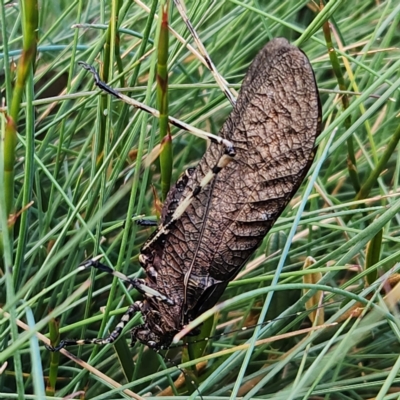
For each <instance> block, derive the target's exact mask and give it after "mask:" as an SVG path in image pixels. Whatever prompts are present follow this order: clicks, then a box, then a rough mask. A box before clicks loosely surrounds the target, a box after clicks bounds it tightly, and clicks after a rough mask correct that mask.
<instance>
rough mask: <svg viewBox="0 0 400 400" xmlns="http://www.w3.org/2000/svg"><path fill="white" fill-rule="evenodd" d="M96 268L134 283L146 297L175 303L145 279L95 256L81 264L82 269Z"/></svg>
mask: <svg viewBox="0 0 400 400" xmlns="http://www.w3.org/2000/svg"><path fill="white" fill-rule="evenodd" d="M90 267H93V268H96V269H98V270H100V271H103V272H106V273H107V274H110V275H112V276H115V277H117V278H118V279H121V280H122V281H125V282H128V283H129V284H130V285H132V286H133V287H134V288H135V289H136V290H137V291H138V292H140V293H142V294H143V295H144V296H146V297H156V298H158V299H159V300H161V301H162V302H163V303H166V304H168V305H170V306H173V305H175V303H174V302H173V301H172V300H171V299H169V298H168V297H167V296H164V295H163V294H162V293H160V292H158V291H157V290H155V289H152V288H151V287H149V286H147V285H146V284H145V283H144V280H143V279H136V278H129V276H126V275H125V274H123V273H121V272H118V271H115V270H113V269H111V268H110V267H108V266H107V265H105V264H102V263H101V262H99V261H98V260H96V259H95V258H93V259H91V260H89V261H87V262H85V263H83V264H81V265H80V267H79V268H80V269H87V268H90Z"/></svg>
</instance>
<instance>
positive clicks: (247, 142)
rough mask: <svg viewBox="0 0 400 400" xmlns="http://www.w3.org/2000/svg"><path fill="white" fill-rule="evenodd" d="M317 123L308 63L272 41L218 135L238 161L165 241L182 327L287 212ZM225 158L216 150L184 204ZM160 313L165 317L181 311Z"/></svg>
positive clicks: (170, 289) (164, 263)
mask: <svg viewBox="0 0 400 400" xmlns="http://www.w3.org/2000/svg"><path fill="white" fill-rule="evenodd" d="M320 119H321V111H320V105H319V97H318V89H317V86H316V83H315V78H314V74H313V71H312V68H311V66H310V63H309V61H308V59H307V57H306V56H305V54H304V53H303V52H302V51H300V50H299V49H298V48H296V47H294V46H292V45H290V44H289V42H288V41H287V40H286V39H282V38H278V39H274V40H272V41H271V42H269V43H268V44H267V45H266V46H265V47H264V48H263V49H262V50H261V52H260V53H259V54H258V55H257V57H256V58H255V60H254V61H253V63H252V64H251V66H250V68H249V71H248V73H247V75H246V77H245V79H244V81H243V86H242V89H241V91H240V94H239V98H238V100H237V104H236V106H235V108H234V109H233V111H232V113H231V114H230V116H229V118H228V119H227V120H226V122H225V123H224V125H223V127H222V129H221V131H220V135H221V136H222V137H225V138H227V139H229V140H231V141H232V142H233V144H234V146H235V149H236V157H235V158H234V160H233V162H231V163H230V164H229V165H228V166H227V167H226V168H225V169H223V170H222V171H221V172H220V173H219V174H218V175H217V176H216V178H215V179H214V180H213V181H212V182H211V183H210V184H209V185H208V186H207V187H206V188H205V189H204V190H203V191H202V192H201V193H200V194H199V195H198V197H197V198H196V199H195V200H194V201H193V202H192V204H191V205H190V206H189V207H188V208H187V210H186V211H185V212H184V213H183V215H182V216H181V218H180V219H179V220H177V221H176V223H175V225H174V226H173V228H172V229H171V230H170V233H169V234H168V235H167V237H166V240H165V242H164V243H163V252H162V260H161V265H160V269H159V271H158V274H159V275H158V278H157V283H158V288H159V290H160V291H162V292H164V293H165V294H166V295H168V294H169V293H171V295H173V296H174V298H176V297H175V296H178V298H180V296H182V297H181V298H183V299H184V300H183V302H184V304H183V315H182V316H181V318H183V320H182V322H183V323H187V322H188V321H189V320H191V319H192V318H194V317H196V316H197V315H198V314H199V313H201V312H203V311H205V310H207V309H208V308H210V307H212V306H213V305H214V304H215V303H216V302H217V301H218V299H219V297H220V296H221V294H222V292H223V290H224V289H225V287H226V285H227V283H228V282H229V281H230V280H232V279H233V278H234V277H235V276H236V275H237V273H238V272H239V271H240V269H241V268H242V266H243V264H244V263H245V262H246V260H247V259H248V258H249V257H250V256H251V254H252V253H253V252H254V251H255V249H256V248H257V247H258V246H259V244H260V243H261V241H262V239H263V238H264V237H265V235H266V234H267V233H268V231H269V229H270V228H271V226H272V225H273V223H274V222H275V220H276V219H277V218H278V216H279V215H280V214H281V212H282V211H283V210H284V208H285V206H286V205H287V203H288V202H289V200H290V199H291V198H292V196H293V195H294V193H295V192H296V190H297V189H298V187H299V185H300V184H301V182H302V180H303V178H304V176H305V175H306V173H307V171H308V169H309V167H310V165H311V162H312V160H313V157H314V153H313V148H314V142H315V139H316V137H317V135H318V134H319V133H320ZM222 152H223V149H222V148H221V147H220V146H218V145H216V144H211V146H210V147H209V149H208V150H207V152H206V153H205V155H204V157H203V158H202V160H201V161H200V164H199V165H198V167H197V168H196V170H195V171H194V173H193V175H192V176H191V178H190V179H189V181H188V183H187V186H186V189H185V191H184V193H183V198H184V197H186V196H187V195H188V194H189V193H190V192H191V191H192V190H193V189H194V188H195V187H196V186H197V185H198V184H199V182H200V181H201V179H202V178H203V176H204V175H205V174H206V173H207V172H208V171H209V170H210V168H212V167H213V166H214V165H215V164H216V162H217V160H218V159H219V158H220V156H221V154H222ZM183 283H185V284H183ZM163 308H165V312H166V313H167V314H169V313H174V312H176V310H173V309H172V308H168V307H163ZM171 318H174V319H176V315H174V316H173V315H171Z"/></svg>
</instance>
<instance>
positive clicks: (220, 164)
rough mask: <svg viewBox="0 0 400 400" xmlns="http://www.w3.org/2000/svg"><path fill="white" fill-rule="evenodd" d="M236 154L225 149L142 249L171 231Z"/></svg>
mask: <svg viewBox="0 0 400 400" xmlns="http://www.w3.org/2000/svg"><path fill="white" fill-rule="evenodd" d="M234 156H235V153H234V152H233V154H229V153H227V150H225V153H224V154H223V155H222V156H221V157H220V158H219V159H218V161H217V164H216V165H215V166H214V167H213V168H211V169H210V170H209V171H208V172H207V174H206V175H205V176H204V177H203V179H202V180H201V181H200V183H199V184H198V185H197V186H196V187H195V188H194V189H193V191H192V192H191V193H190V194H189V195H188V196H187V197H186V198H185V199H184V200H183V201H181V202H180V204H179V206H178V207H177V208H176V209H175V211H174V213H173V214H172V216H171V218H170V220H169V221H168V222H167V223H166V224H164V225H160V226H159V228H158V230H157V231H156V233H155V235H154V236H152V237H151V240H149V241H148V242H146V243H145V244H144V246H143V247H142V251H145V250H146V249H147V248H148V247H150V246H151V245H152V244H153V243H154V242H155V241H156V240H158V239H159V238H160V237H161V236H163V235H166V234H167V233H168V232H169V227H170V226H171V225H173V224H174V222H175V221H177V220H178V219H179V218H180V217H181V215H182V214H183V213H184V212H185V210H186V209H187V208H188V207H189V205H190V204H191V203H192V201H193V199H194V198H195V197H196V196H197V195H198V194H199V193H200V192H201V191H202V190H203V188H204V187H205V186H206V185H208V184H209V183H210V182H211V181H212V180H213V179H214V177H215V176H216V175H217V174H218V173H219V172H220V171H221V170H222V169H223V168H225V167H226V166H227V165H228V164H229V163H230V162H231V161H232V160H233V157H234Z"/></svg>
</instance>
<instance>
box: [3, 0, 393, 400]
mask: <svg viewBox="0 0 400 400" xmlns="http://www.w3.org/2000/svg"><path fill="white" fill-rule="evenodd" d="M182 3H183V2H182ZM0 4H1V6H0V25H1V26H0V28H1V43H0V46H1V47H0V66H1V70H0V73H1V76H0V84H1V88H0V89H1V97H2V104H1V105H0V109H1V113H0V134H1V140H0V210H1V215H0V221H1V225H0V234H1V236H0V246H1V247H0V251H1V261H0V398H1V399H15V398H19V399H30V398H34V399H44V398H63V397H65V396H75V397H76V398H78V397H81V398H88V399H89V398H90V399H120V398H140V397H139V396H143V395H146V398H153V397H155V396H156V395H157V394H159V393H160V392H161V391H163V390H164V392H163V394H164V395H167V396H174V397H177V396H181V397H182V398H188V397H189V396H192V398H193V397H195V396H198V395H199V394H198V391H197V390H195V389H194V388H193V386H192V385H190V384H189V381H190V380H191V379H195V380H196V382H197V386H199V391H200V392H201V394H202V396H203V398H204V399H207V398H212V399H222V398H238V397H243V398H246V399H250V398H257V397H259V398H273V399H285V400H286V399H309V398H310V399H311V398H313V399H370V398H375V399H397V398H399V396H400V393H399V392H400V378H399V369H400V356H399V355H400V344H399V338H400V329H399V328H400V325H399V315H398V310H397V301H398V299H399V289H398V286H397V284H398V281H399V279H398V275H397V273H398V269H399V266H398V261H399V258H400V237H399V232H400V231H399V223H400V217H399V215H400V214H399V211H400V199H399V190H398V183H399V168H400V157H399V152H398V149H397V144H398V140H399V138H400V128H399V118H398V116H399V104H400V100H399V98H400V96H399V87H400V72H399V71H400V51H399V47H398V43H399V40H400V34H399V30H398V26H399V19H400V4H399V3H398V2H396V1H389V0H386V1H370V0H367V1H365V0H362V1H361V0H360V1H351V2H349V1H342V0H331V1H329V2H328V3H327V4H326V5H324V3H323V2H321V3H319V2H308V1H298V0H296V1H290V0H288V1H284V0H281V1H268V2H267V1H262V0H243V1H239V0H229V1H228V0H219V1H211V0H201V1H195V0H192V1H189V0H187V1H185V3H184V4H183V6H184V7H186V12H187V15H188V17H189V19H190V21H191V23H192V25H193V26H194V27H195V30H196V32H197V34H198V36H199V38H200V40H201V43H202V44H203V45H204V47H205V49H206V50H207V52H208V54H209V56H210V58H211V60H212V61H213V63H214V65H215V66H216V68H217V70H218V72H219V74H220V76H222V77H223V78H224V79H225V80H226V82H227V85H228V86H229V88H230V89H231V90H233V92H232V93H235V91H238V90H239V88H240V82H241V80H242V79H243V76H244V73H245V71H246V68H247V66H248V65H249V63H250V62H251V60H252V59H253V58H254V56H255V55H256V53H257V51H258V50H260V49H261V48H262V47H263V45H264V44H265V43H266V42H267V41H268V40H270V39H271V38H273V37H278V36H283V37H286V38H287V39H289V40H290V41H291V42H293V43H295V44H297V45H298V46H300V47H301V49H302V50H303V51H304V52H305V53H306V54H307V56H308V57H309V59H310V61H311V63H312V66H313V68H314V71H315V75H316V79H317V82H318V86H319V88H320V92H321V93H320V95H321V102H322V106H323V130H322V134H321V135H320V137H319V139H318V150H317V154H316V158H315V161H314V164H313V167H312V169H311V170H310V173H309V175H308V178H307V179H306V180H305V181H304V183H303V185H302V186H301V188H300V189H299V191H298V193H297V195H296V196H295V198H294V199H293V200H292V201H291V203H290V204H289V206H288V207H287V208H286V210H285V212H284V214H283V215H282V217H281V218H280V219H279V220H278V222H277V223H276V224H275V226H274V228H273V229H272V230H271V232H270V234H269V235H268V236H267V237H266V239H265V240H264V242H263V245H262V246H261V247H260V248H259V250H258V251H257V254H255V256H254V257H253V258H252V260H250V261H249V263H248V265H247V267H246V268H245V269H244V270H243V271H242V272H241V273H240V275H239V277H238V278H237V279H236V280H235V281H234V282H232V283H231V284H230V285H229V287H228V289H227V290H226V292H225V294H224V296H223V298H222V299H221V301H222V303H220V306H218V309H217V310H215V309H213V310H211V311H210V312H209V313H208V314H207V315H205V316H203V317H202V318H201V320H202V321H205V323H204V324H203V330H204V331H205V333H204V334H205V335H207V336H208V335H217V337H215V338H213V339H212V340H210V341H208V342H199V343H196V344H193V345H191V346H189V347H188V348H187V349H185V350H184V351H183V352H181V348H177V349H171V350H170V351H169V353H168V358H171V359H173V360H174V363H182V362H183V364H181V366H182V368H185V370H186V376H180V375H181V371H180V370H178V369H177V368H176V367H174V366H171V364H168V365H166V363H165V361H164V360H163V359H162V358H161V357H159V356H157V355H156V354H155V353H154V352H152V351H150V350H149V349H147V348H144V346H142V345H140V344H136V345H135V347H134V348H132V349H131V348H129V346H128V344H129V334H127V333H128V330H127V331H126V335H125V336H124V337H123V338H121V340H119V341H118V342H117V343H116V344H115V345H114V346H107V347H102V348H100V347H95V346H84V347H79V348H78V347H70V348H68V349H67V350H68V351H69V352H71V353H72V354H73V355H74V356H76V357H77V358H73V357H71V356H68V354H60V353H50V352H49V351H48V350H46V349H45V348H44V342H43V340H46V339H45V338H44V336H43V335H47V337H50V339H51V340H52V343H53V344H54V343H57V341H58V340H59V339H60V338H85V337H87V338H92V337H99V336H100V337H101V336H104V335H106V334H107V332H109V331H110V330H112V328H113V327H114V326H115V325H116V323H117V322H118V320H119V318H120V316H121V315H122V313H123V312H124V311H125V310H126V308H127V306H128V305H129V304H131V303H132V302H133V301H135V300H137V299H139V298H140V297H139V295H138V293H137V292H136V291H134V290H132V291H127V289H126V288H125V287H124V285H123V283H121V282H119V281H118V280H116V279H112V277H110V276H109V275H105V274H103V273H96V272H95V271H84V272H79V271H78V270H77V267H78V266H79V265H80V264H81V263H82V261H84V260H85V259H87V258H89V257H92V256H93V255H98V254H103V255H104V259H103V260H105V262H109V263H110V265H112V266H113V267H114V268H116V269H118V270H120V271H123V272H125V273H127V274H128V275H130V276H131V275H132V276H141V275H142V271H141V268H140V266H139V263H138V253H139V249H140V246H141V245H142V244H143V242H144V241H145V240H146V238H147V237H148V236H149V235H150V233H151V229H150V228H142V227H138V226H136V224H135V220H136V219H138V218H141V217H142V216H146V217H148V218H154V219H156V218H157V214H158V213H159V209H160V204H161V201H162V198H163V197H164V196H165V191H166V189H165V188H166V187H167V186H168V178H166V177H167V176H168V172H167V173H166V172H165V171H168V170H171V172H172V182H174V181H176V179H177V178H178V177H179V176H180V175H181V174H182V173H183V171H184V170H185V168H187V167H189V166H195V165H196V164H197V162H198V160H199V159H200V158H201V156H202V154H203V153H204V151H205V149H206V143H205V142H204V141H202V140H201V139H198V138H197V137H195V136H193V135H190V134H188V133H185V132H182V131H179V130H178V129H176V128H174V127H171V134H172V142H171V143H170V144H171V147H170V148H168V146H164V148H167V150H166V151H165V152H163V156H162V157H161V158H159V157H158V158H155V159H154V161H153V162H152V163H150V165H149V166H144V163H143V160H144V157H145V156H146V155H149V154H151V155H154V154H157V148H158V145H159V143H160V140H161V141H162V142H163V143H165V142H168V141H166V140H165V139H164V140H163V139H162V136H163V135H164V134H165V132H167V131H166V124H165V116H166V114H165V113H166V112H167V109H166V108H165V103H163V104H164V105H162V104H161V103H162V101H161V102H160V100H157V91H159V93H158V94H159V96H161V98H163V97H162V96H165V94H166V92H165V88H164V89H163V88H160V87H158V88H157V86H156V74H155V72H156V64H157V54H158V56H159V57H161V59H164V62H165V64H163V65H164V66H166V67H167V69H164V70H163V72H159V73H164V74H168V80H169V86H168V99H169V109H168V113H169V115H171V116H174V117H176V118H178V119H179V120H181V121H183V122H185V123H188V124H190V125H192V126H195V127H197V128H200V129H203V130H205V131H208V132H212V133H217V132H218V130H219V128H220V126H221V125H222V123H223V121H224V119H225V118H226V117H227V115H228V113H229V112H230V110H231V105H230V102H229V101H228V99H227V97H226V96H225V94H224V92H223V91H222V88H221V84H220V83H221V82H219V83H218V80H216V79H215V78H214V75H213V74H212V73H211V72H210V71H209V70H208V68H207V65H206V63H204V62H203V61H202V59H201V57H202V56H201V52H200V53H199V51H198V49H199V47H198V45H197V44H196V43H195V40H194V38H193V36H192V35H191V34H190V33H189V31H188V29H187V26H186V24H185V23H184V21H183V19H182V16H181V15H180V14H179V12H178V9H177V7H176V5H175V4H174V2H172V1H171V2H170V4H169V5H168V4H166V3H165V2H161V1H160V3H159V2H157V1H151V0H144V1H139V0H135V1H128V0H120V1H117V0H114V1H109V2H100V1H89V2H83V1H75V2H67V1H58V2H44V1H42V2H41V1H39V2H36V1H35V0H31V1H29V0H25V1H23V0H21V1H20V2H18V3H13V2H8V3H5V2H4V1H2V2H1V3H0ZM162 10H164V11H165V10H167V11H168V15H167V19H168V20H169V24H170V27H171V28H172V29H173V32H172V31H171V32H170V34H169V42H167V40H166V29H165V26H164V27H163V26H162V25H161V23H159V22H158V20H157V19H156V18H155V14H159V13H161V12H162ZM167 11H166V12H167ZM78 61H85V62H87V63H89V64H92V65H94V66H95V67H96V68H97V69H100V70H101V76H102V78H103V79H104V80H105V81H106V82H108V83H110V84H111V85H113V86H114V87H118V88H122V87H125V88H127V89H126V92H127V93H128V94H129V95H130V96H131V97H133V98H135V99H136V100H138V101H140V102H143V103H145V104H147V105H149V106H151V107H154V108H156V107H157V106H159V107H161V110H162V114H163V116H164V120H163V119H161V122H160V121H159V120H158V119H156V118H153V117H151V116H148V115H147V114H146V113H144V112H142V111H137V110H135V109H132V108H129V107H127V106H126V105H123V104H122V103H120V102H118V101H115V100H114V99H111V98H110V97H107V96H105V95H103V96H100V95H99V90H97V89H96V88H95V86H94V83H93V80H92V77H91V76H90V75H89V74H88V73H87V71H85V70H83V69H81V68H80V67H79V66H78V65H77V62H78ZM164 76H165V75H164ZM163 90H164V91H163ZM124 93H125V92H124ZM164 98H165V97H164ZM159 99H160V97H159ZM163 106H164V108H162V107H163ZM160 126H161V129H159V127H160ZM168 143H169V142H168ZM153 149H155V150H153ZM160 160H161V161H160ZM310 289H311V291H310ZM272 294H273V296H272ZM260 318H261V319H262V320H270V319H272V322H270V323H268V324H263V325H258V326H257V327H256V329H254V330H248V331H245V332H244V333H242V332H239V333H238V332H236V333H233V334H230V335H224V336H220V335H219V334H220V333H221V332H229V331H232V330H237V329H239V328H240V327H242V326H247V325H252V324H253V325H254V324H257V323H258V322H262V321H259V319H260ZM139 322H140V316H139V315H138V316H137V317H135V319H134V320H133V321H132V324H130V326H133V325H135V324H138V323H139ZM49 335H50V336H49ZM262 339H264V341H261V340H262ZM278 339H279V340H278ZM195 365H197V369H196V368H195V367H194V366H195ZM189 376H190V379H188V377H189ZM175 380H176V388H175V386H174V387H172V388H170V386H171V383H172V382H173V381H175ZM186 381H188V382H186Z"/></svg>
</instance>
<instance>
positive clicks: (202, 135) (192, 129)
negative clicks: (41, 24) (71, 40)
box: [78, 61, 235, 153]
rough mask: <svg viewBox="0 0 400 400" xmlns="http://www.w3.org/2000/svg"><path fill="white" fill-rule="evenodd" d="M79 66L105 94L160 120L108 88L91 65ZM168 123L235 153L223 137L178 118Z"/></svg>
mask: <svg viewBox="0 0 400 400" xmlns="http://www.w3.org/2000/svg"><path fill="white" fill-rule="evenodd" d="M78 64H79V65H80V66H81V67H82V68H84V69H86V70H87V71H89V72H90V73H91V74H92V75H93V77H94V81H95V84H96V86H97V87H99V88H100V89H101V90H104V91H105V92H107V93H109V94H111V95H113V96H114V97H117V98H118V99H120V100H122V101H123V102H124V103H127V104H129V105H131V106H133V107H135V108H139V109H140V110H143V111H146V112H147V113H149V114H151V115H152V116H153V117H156V118H159V117H160V113H159V112H158V111H157V110H155V109H154V108H151V107H149V106H147V105H145V104H143V103H140V102H139V101H136V100H134V99H132V98H130V97H128V96H125V95H124V94H122V93H120V92H118V91H117V90H115V89H113V88H112V87H111V86H108V85H107V84H106V83H104V82H103V81H102V80H101V79H100V76H99V74H98V73H97V71H96V70H95V69H94V68H93V67H92V66H91V65H89V64H86V63H85V62H82V61H79V62H78ZM168 121H169V122H170V123H171V124H172V125H174V126H176V127H177V128H179V129H183V130H185V131H187V132H190V133H192V134H193V135H195V136H198V137H200V138H202V139H210V140H211V141H212V142H213V143H218V144H221V145H223V146H224V147H225V148H226V152H227V153H234V152H235V150H234V147H233V144H232V143H231V142H230V141H229V140H227V139H224V138H222V137H219V136H217V135H213V134H212V133H209V132H205V131H202V130H201V129H197V128H195V127H193V126H190V125H189V124H185V123H184V122H182V121H179V120H178V119H176V118H173V117H168Z"/></svg>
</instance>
